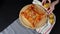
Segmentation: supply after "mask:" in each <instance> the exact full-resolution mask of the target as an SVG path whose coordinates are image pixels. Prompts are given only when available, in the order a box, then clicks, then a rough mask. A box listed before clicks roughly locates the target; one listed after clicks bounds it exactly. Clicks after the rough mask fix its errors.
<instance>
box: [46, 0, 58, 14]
mask: <svg viewBox="0 0 60 34" xmlns="http://www.w3.org/2000/svg"><path fill="white" fill-rule="evenodd" d="M58 2H59V0H56V1H54V2H53V3H52V4H51V6H50V9H49V10H47V11H48V13H49V14H50V13H52V12H53V10H54V9H55V5H56V4H57V3H58Z"/></svg>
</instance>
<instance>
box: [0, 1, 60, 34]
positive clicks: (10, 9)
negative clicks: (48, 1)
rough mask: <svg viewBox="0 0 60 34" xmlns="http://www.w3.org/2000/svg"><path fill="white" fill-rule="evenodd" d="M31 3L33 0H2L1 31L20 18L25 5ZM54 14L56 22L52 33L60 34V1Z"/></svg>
mask: <svg viewBox="0 0 60 34" xmlns="http://www.w3.org/2000/svg"><path fill="white" fill-rule="evenodd" d="M52 2H53V1H52ZM31 3H32V0H0V32H1V31H3V30H4V29H5V28H6V27H8V26H9V25H10V24H11V23H12V22H13V21H14V20H16V19H17V18H18V14H19V11H20V10H21V8H22V7H23V6H25V5H27V4H31ZM54 14H55V15H56V24H55V26H54V27H53V29H52V31H51V33H50V34H60V3H59V4H57V5H56V6H55V10H54Z"/></svg>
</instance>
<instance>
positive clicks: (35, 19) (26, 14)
mask: <svg viewBox="0 0 60 34" xmlns="http://www.w3.org/2000/svg"><path fill="white" fill-rule="evenodd" d="M20 16H22V17H23V18H22V21H25V23H26V24H27V25H29V26H30V27H31V28H34V27H37V25H38V24H39V26H40V25H42V22H43V20H44V22H46V19H47V15H46V12H45V11H44V10H42V9H41V8H39V7H37V5H34V4H30V5H27V6H25V7H24V10H21V12H20ZM24 18H25V19H24ZM26 21H28V23H27V22H26ZM41 21H42V22H41Z"/></svg>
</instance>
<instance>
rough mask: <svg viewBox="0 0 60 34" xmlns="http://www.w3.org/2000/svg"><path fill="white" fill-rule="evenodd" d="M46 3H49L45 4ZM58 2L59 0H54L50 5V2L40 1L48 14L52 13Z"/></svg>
mask: <svg viewBox="0 0 60 34" xmlns="http://www.w3.org/2000/svg"><path fill="white" fill-rule="evenodd" d="M46 1H48V2H49V3H46ZM58 2H59V0H56V1H54V2H52V3H51V0H42V4H43V6H44V7H45V8H46V10H47V12H48V14H50V13H52V11H53V10H54V9H55V5H56V4H57V3H58Z"/></svg>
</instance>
